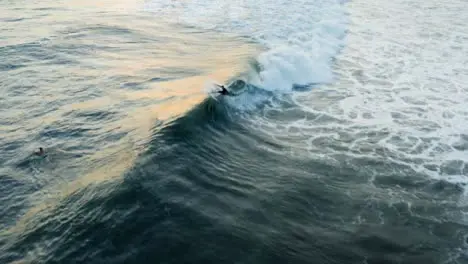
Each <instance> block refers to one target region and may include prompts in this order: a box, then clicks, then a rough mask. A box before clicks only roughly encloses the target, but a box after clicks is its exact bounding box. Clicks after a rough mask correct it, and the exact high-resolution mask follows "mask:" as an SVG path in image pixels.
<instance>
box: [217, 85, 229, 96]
mask: <svg viewBox="0 0 468 264" xmlns="http://www.w3.org/2000/svg"><path fill="white" fill-rule="evenodd" d="M220 87H221V91H218V93H220V94H222V95H228V94H229V91H228V90H227V89H226V87H224V86H223V85H221V86H220Z"/></svg>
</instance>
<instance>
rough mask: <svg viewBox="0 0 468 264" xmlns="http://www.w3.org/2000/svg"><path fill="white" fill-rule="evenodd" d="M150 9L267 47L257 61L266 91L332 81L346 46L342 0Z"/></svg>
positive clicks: (150, 5)
mask: <svg viewBox="0 0 468 264" xmlns="http://www.w3.org/2000/svg"><path fill="white" fill-rule="evenodd" d="M145 10H146V11H150V12H155V13H156V14H157V15H158V16H160V17H161V16H162V17H164V18H166V19H169V20H172V21H174V22H178V23H182V24H185V25H191V26H194V27H198V28H203V29H211V30H218V31H221V32H227V33H233V34H236V35H239V36H244V37H246V38H249V39H251V40H254V41H255V42H257V43H260V44H262V45H264V46H265V48H266V49H267V50H266V52H265V53H262V54H260V55H259V57H258V62H259V64H260V67H261V71H260V73H259V76H257V77H254V78H253V80H251V81H252V82H253V83H254V84H255V85H257V86H259V87H262V88H263V89H266V90H270V91H278V92H289V91H291V90H292V88H293V86H294V85H307V84H310V83H323V82H330V81H331V80H332V71H331V60H332V58H333V56H335V55H336V53H337V52H338V51H339V49H340V48H341V45H342V37H343V35H344V33H345V27H346V23H347V17H346V14H345V9H344V7H343V5H342V2H341V1H339V0H319V1H312V0H299V1H292V2H291V1H288V0H278V1H268V0H241V1H231V0H220V1H216V2H213V1H208V0H194V1H190V2H174V1H171V0H162V1H147V2H146V4H145Z"/></svg>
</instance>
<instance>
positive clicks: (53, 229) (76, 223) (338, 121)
mask: <svg viewBox="0 0 468 264" xmlns="http://www.w3.org/2000/svg"><path fill="white" fill-rule="evenodd" d="M247 2H248V1H247ZM247 2H243V4H242V5H241V4H239V6H237V5H236V4H233V3H228V5H227V8H230V9H229V10H230V11H229V12H230V13H229V14H230V16H229V21H228V19H225V21H224V22H216V23H214V24H211V23H213V22H212V21H211V20H210V19H214V18H212V17H211V16H209V14H211V13H210V12H214V11H213V10H215V11H216V10H217V9H216V8H221V7H219V6H218V7H213V6H212V5H210V4H209V3H207V2H206V1H200V2H199V3H198V2H197V3H191V4H188V3H187V4H183V3H173V4H172V5H171V4H169V3H166V1H162V2H145V3H140V2H138V1H137V2H129V1H117V3H111V2H109V3H107V2H106V3H102V4H100V3H92V2H88V1H85V2H78V1H71V2H67V3H65V2H61V1H58V2H50V1H45V2H27V1H3V2H1V3H0V7H1V9H0V10H1V11H0V23H1V28H0V57H1V58H2V60H1V61H0V109H1V111H0V151H1V153H2V155H0V228H1V232H0V263H15V264H17V263H468V259H467V255H466V253H465V252H466V247H467V235H468V229H467V224H466V223H467V222H466V216H465V213H466V205H465V204H466V203H465V202H464V201H465V198H464V197H465V181H464V180H463V179H464V177H465V176H466V170H465V169H464V168H465V167H464V164H465V163H464V162H465V161H464V160H465V158H464V157H466V156H463V155H464V154H466V148H465V147H464V146H465V145H466V141H467V138H468V137H467V136H466V135H465V134H462V133H461V134H456V135H457V141H456V142H455V141H454V142H452V141H450V142H452V143H447V142H446V141H445V140H446V137H445V134H444V133H448V134H450V135H452V134H454V133H455V132H456V131H455V129H456V127H455V126H453V127H448V128H447V130H442V129H441V127H442V126H441V125H440V124H442V123H437V121H434V120H436V119H431V118H430V116H429V117H426V118H425V119H424V120H421V119H419V120H415V119H411V118H410V117H413V114H414V112H411V111H412V110H414V108H413V106H411V107H410V106H402V108H401V109H402V110H401V112H398V113H397V112H393V113H392V114H393V115H392V116H393V118H394V122H395V123H394V124H393V125H388V124H385V123H382V122H383V121H382V120H385V118H382V117H380V118H378V117H379V114H381V111H382V110H381V109H377V108H372V107H373V106H372V103H373V102H376V103H375V105H377V106H382V105H386V104H387V105H388V107H389V108H391V107H393V105H392V102H393V101H386V100H385V98H386V97H385V96H386V90H385V88H386V87H387V86H386V85H387V84H388V83H392V82H393V79H392V76H391V75H388V74H383V75H382V76H380V77H379V75H378V74H375V75H372V74H373V73H372V70H371V69H368V70H367V71H364V70H362V69H361V70H359V69H358V68H359V67H358V66H356V65H359V64H360V63H362V61H360V60H361V58H362V57H361V56H356V53H357V54H360V53H361V52H362V53H366V52H367V51H366V50H365V49H364V48H363V49H362V50H359V47H360V46H359V45H358V44H359V43H360V40H361V39H360V37H361V36H364V38H365V36H367V35H366V34H370V33H368V31H366V30H367V29H366V28H365V27H364V26H362V25H359V23H355V24H354V25H352V26H349V27H350V28H351V29H352V32H351V33H349V34H350V36H349V38H348V39H349V43H350V44H349V45H350V46H351V47H352V48H350V49H348V50H347V49H345V50H344V51H343V50H342V46H345V44H343V43H341V42H340V43H333V41H342V40H343V39H345V37H346V36H345V35H344V34H343V32H344V31H346V30H343V28H340V27H341V26H342V23H341V19H338V18H339V16H338V15H339V14H341V13H340V12H341V11H339V10H341V8H343V10H344V9H345V8H349V10H348V11H349V16H351V17H352V18H353V16H354V18H353V19H355V20H359V19H362V17H361V16H362V13H363V12H364V13H366V12H367V11H366V10H367V9H366V5H365V4H362V5H359V3H358V4H357V5H350V6H349V7H346V6H344V3H341V2H336V3H335V1H315V2H314V1H301V2H300V5H299V4H297V3H296V5H294V4H289V3H286V2H284V3H283V1H280V2H278V3H272V4H271V5H270V4H265V3H262V4H263V5H264V8H263V9H262V8H260V7H259V4H258V3H257V4H255V3H250V2H248V3H247ZM224 4H226V3H224ZM401 4H402V5H403V3H401ZM179 5H180V6H179ZM161 6H162V7H161ZM234 7H235V8H241V9H243V10H250V11H249V12H250V13H249V12H247V13H242V12H241V13H235V12H234V11H232V10H234ZM403 7H404V5H403ZM158 8H161V9H158ZM213 8H214V9H213ZM288 8H291V10H295V11H297V10H303V12H304V14H301V13H297V15H296V16H292V15H291V13H289V14H290V15H291V16H290V19H289V20H288V19H284V18H281V17H283V12H282V11H281V10H288V11H289V10H290V9H288ZM221 9H222V8H221ZM258 9H261V10H263V11H261V12H263V13H262V14H263V15H262V16H261V17H260V16H254V15H253V14H252V13H251V12H253V11H252V10H256V11H258ZM180 10H184V12H183V15H181V13H177V12H179V11H180ZM235 10H238V9H235ZM370 10H371V11H372V12H370V11H369V15H375V14H377V13H378V12H379V11H378V10H380V9H378V8H376V9H370ZM376 10H377V11H376ZM149 11H151V12H149ZM309 11H310V12H312V13H310V14H308V13H307V12H309ZM174 12H176V13H177V15H174V14H175V13H174ZM216 12H218V11H216ZM236 12H237V11H236ZM244 12H245V11H244ZM259 12H260V11H259ZM240 14H241V15H240ZM269 14H276V16H275V17H271V18H270V20H269V18H268V17H269ZM326 14H328V15H326ZM366 14H367V13H366ZM335 16H338V17H337V18H336V21H339V23H337V24H336V26H337V28H333V27H331V25H335V24H334V23H331V22H330V20H329V19H330V17H335ZM239 17H241V18H242V19H239V20H236V19H237V18H239ZM174 18H179V19H176V20H174ZM191 18H192V19H191ZM195 18H197V19H200V20H199V21H196V19H195ZM202 18H203V19H202ZM278 18H281V19H279V20H278ZM308 18H310V21H311V22H310V21H309V20H308ZM252 21H253V22H252ZM194 22H197V23H199V26H197V25H196V24H197V23H194ZM254 22H255V23H254ZM292 22H294V23H298V24H297V25H298V26H297V27H291V26H290V24H288V23H292ZM306 22H307V23H306ZM309 22H310V24H308V23H309ZM248 23H253V24H252V25H254V26H255V27H249V26H248V25H247V24H248ZM299 23H305V24H304V26H300V25H302V24H299ZM415 23H416V22H415ZM418 23H419V22H418ZM194 24H195V25H194ZM356 24H357V25H356ZM416 24H417V23H416ZM207 25H208V26H207ZM209 25H214V27H210V26H209ZM418 25H419V24H418ZM309 26H312V28H309ZM360 26H361V27H360ZM376 27H377V26H376ZM292 28H294V29H292ZM227 29H232V30H231V31H229V30H227ZM276 29H278V31H276ZM328 31H330V32H333V34H331V35H326V34H325V33H324V32H328ZM252 32H253V33H252ZM373 34H375V36H376V38H377V36H379V35H378V30H375V32H373ZM281 36H287V42H284V43H289V44H288V45H290V46H286V47H285V46H284V43H283V42H281V40H282V37H281ZM331 36H336V38H334V37H333V38H332V37H331ZM317 38H319V39H317ZM320 38H322V39H320ZM280 43H283V44H281V45H280ZM304 43H306V44H304ZM317 43H321V44H320V45H319V44H317ZM327 43H328V44H327ZM316 44H317V45H316ZM275 45H279V48H278V49H276V46H275ZM314 45H315V46H314ZM388 45H390V44H388ZM402 45H403V44H402ZM312 46H314V47H315V48H316V49H310V47H312ZM317 47H321V48H319V49H317ZM337 50H339V52H343V54H344V55H342V56H341V57H340V56H338V54H339V52H337V53H335V55H333V56H332V57H333V60H330V59H329V56H331V55H332V53H333V52H332V51H337ZM356 50H357V51H356ZM353 52H354V53H353ZM373 54H374V55H373V56H376V57H377V56H379V55H382V54H380V53H378V51H374V53H373ZM402 54H403V52H402ZM402 56H403V55H402ZM382 58H384V59H382V60H383V61H385V56H384V55H382ZM320 60H322V61H320ZM388 61H391V60H390V59H388ZM363 67H364V66H363ZM368 67H370V66H368ZM377 67H381V65H376V66H375V68H376V71H379V72H380V69H381V68H379V70H377ZM386 67H387V68H391V67H393V66H389V65H387V66H386ZM395 67H396V68H398V67H399V66H395ZM428 67H429V66H428ZM350 69H351V70H350ZM384 69H385V68H384ZM348 71H349V72H348ZM366 74H368V75H366ZM331 75H334V76H335V77H334V78H331V79H330V76H331ZM371 75H372V76H371ZM350 76H351V77H350ZM369 76H371V77H369ZM238 78H243V79H245V80H247V81H248V82H249V86H248V87H249V89H248V91H246V92H245V93H243V94H242V95H240V96H237V97H223V96H213V95H212V94H209V93H207V92H206V91H207V88H212V87H213V86H212V85H210V83H212V82H217V83H229V81H232V80H235V79H238ZM366 78H367V80H366ZM373 78H374V79H373ZM379 78H380V79H379ZM366 85H376V87H377V88H375V89H376V90H375V98H373V99H370V100H369V102H368V101H366V100H368V98H366V95H365V92H362V93H361V92H360V91H361V90H360V89H367V88H366V87H367V86H366ZM363 87H364V88H363ZM378 89H381V90H378ZM357 91H359V92H357ZM405 98H406V97H405ZM428 98H429V95H428ZM360 100H362V101H363V102H364V101H365V102H364V103H362V105H367V106H366V107H363V108H362V109H361V108H357V107H356V105H359V102H360ZM378 100H382V101H381V102H378ZM405 100H406V99H405ZM428 100H429V99H428ZM416 104H417V103H415V105H416ZM353 105H354V106H353ZM420 105H423V104H420ZM454 105H456V104H455V103H454ZM406 107H407V108H406ZM420 107H424V106H420ZM372 109H373V112H372V111H371V110H372ZM367 111H370V112H367ZM379 111H380V112H379ZM452 113H453V114H454V115H457V113H458V112H456V111H455V110H454V111H453V112H452ZM353 115H355V116H354V117H352V116H353ZM356 116H359V117H362V118H361V119H359V118H356ZM375 116H377V118H374V117H375ZM414 116H417V114H414ZM419 117H420V118H422V117H421V115H419ZM366 120H367V121H366ZM437 129H439V130H437ZM421 131H422V132H421ZM434 131H435V132H434ZM447 131H448V132H447ZM419 132H421V134H418V133H419ZM431 133H433V134H431ZM39 147H44V148H45V155H42V156H37V155H35V154H34V152H35V151H36V150H37V149H38V148H39ZM454 151H456V152H454ZM450 155H452V156H450ZM456 155H458V156H456ZM441 157H442V158H441Z"/></svg>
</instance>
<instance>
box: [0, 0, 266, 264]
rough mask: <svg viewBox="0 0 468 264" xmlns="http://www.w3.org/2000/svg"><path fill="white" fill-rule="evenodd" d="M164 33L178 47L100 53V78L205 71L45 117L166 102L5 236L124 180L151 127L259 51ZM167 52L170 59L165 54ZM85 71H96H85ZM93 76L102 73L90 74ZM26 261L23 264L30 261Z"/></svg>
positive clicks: (143, 113)
mask: <svg viewBox="0 0 468 264" xmlns="http://www.w3.org/2000/svg"><path fill="white" fill-rule="evenodd" d="M125 2H127V1H125ZM71 3H72V4H77V5H81V4H83V5H84V2H82V1H72V2H71ZM86 3H88V4H95V5H97V6H99V4H96V3H95V2H94V1H86ZM116 23H117V22H116ZM161 34H162V35H164V34H167V35H170V38H171V43H173V44H174V45H169V46H163V47H161V46H160V45H158V46H157V47H155V46H151V45H147V46H144V45H143V46H141V47H140V48H141V49H140V50H138V52H134V53H133V54H132V52H130V53H125V52H122V53H110V52H97V53H96V54H95V57H96V60H98V61H99V62H100V63H101V64H105V65H106V71H105V72H103V73H98V74H103V75H106V76H118V75H126V76H139V77H142V76H143V77H145V78H146V77H147V79H151V78H153V77H154V76H151V75H150V74H148V73H147V70H148V69H152V68H158V67H168V66H169V67H175V68H177V67H180V68H189V69H198V70H201V71H202V72H203V73H202V74H200V75H197V76H192V77H187V78H183V79H178V80H172V81H166V82H158V83H152V84H151V85H150V87H149V88H146V89H144V90H134V91H132V90H128V89H127V90H126V89H120V90H119V89H114V92H109V94H108V95H106V96H103V97H100V98H96V99H90V100H87V101H83V102H75V103H73V104H69V105H65V106H63V107H61V108H60V109H58V110H57V111H56V113H51V114H49V115H48V116H45V117H44V118H42V120H41V121H40V122H42V123H44V122H45V123H53V122H55V121H57V120H58V119H59V118H62V117H61V115H60V113H65V112H68V111H73V110H83V109H90V110H99V109H100V108H105V109H108V107H112V105H114V104H115V103H118V102H121V101H133V102H139V101H143V100H154V101H158V100H162V101H163V102H159V103H155V104H152V105H149V106H148V105H147V106H140V107H135V108H134V109H132V110H131V111H130V112H129V113H127V116H126V117H125V118H124V119H122V120H119V121H118V123H116V124H113V126H115V127H119V129H121V130H122V131H132V133H131V139H128V145H127V146H115V147H110V148H108V149H106V150H102V151H99V152H96V153H95V154H94V155H92V156H91V157H89V158H88V159H87V160H89V162H92V161H95V160H106V163H103V164H100V165H102V166H100V168H99V169H96V170H94V171H92V172H90V173H88V174H86V175H83V176H81V177H78V178H77V179H76V180H74V181H71V182H64V181H62V182H60V183H57V184H55V185H54V186H50V188H48V190H46V191H45V194H44V197H42V198H41V199H38V200H39V202H38V203H37V204H36V205H34V206H33V207H32V208H31V209H30V210H29V211H28V212H27V213H26V214H25V215H24V216H23V217H22V218H21V219H20V220H19V221H18V222H17V223H16V225H15V226H13V227H11V228H10V229H8V230H5V231H4V232H3V234H10V235H11V234H17V235H20V234H21V233H23V232H24V231H25V230H26V229H29V228H34V227H30V226H29V225H30V224H31V223H32V222H31V220H34V219H35V217H36V215H37V214H38V213H39V212H43V211H48V212H50V210H52V209H53V208H56V206H57V205H59V204H60V202H61V200H62V199H65V198H66V197H68V196H70V195H73V193H76V192H77V191H79V190H80V189H82V188H83V187H85V186H88V185H90V184H99V183H102V182H106V181H113V182H115V181H119V180H121V179H122V178H121V176H122V174H123V173H124V172H125V171H126V170H128V169H129V168H130V167H131V166H132V165H133V164H134V162H135V159H136V158H137V156H138V153H137V152H135V151H134V150H135V148H134V146H133V145H134V144H135V143H134V142H137V141H140V140H142V139H144V138H148V137H149V136H151V134H150V133H151V129H152V128H153V126H154V124H155V121H156V120H168V119H171V118H173V117H175V116H179V115H182V114H183V113H185V112H187V111H189V110H190V109H192V108H193V107H195V106H196V105H197V104H199V103H200V102H202V101H203V100H204V99H205V98H206V97H207V94H206V93H205V90H204V89H205V84H206V83H207V82H208V81H214V82H218V83H223V82H225V81H226V80H227V79H228V78H230V77H232V76H234V75H236V74H237V73H239V72H240V71H241V70H242V69H245V65H246V62H247V60H248V58H249V57H251V56H253V55H254V54H255V53H256V52H257V51H258V50H257V47H254V46H252V45H251V44H247V43H245V42H242V41H240V40H239V39H236V38H232V37H229V36H222V35H218V34H214V33H213V34H210V33H203V34H199V35H197V36H191V35H188V34H183V33H181V32H174V31H172V32H171V34H169V33H167V32H166V33H163V32H161ZM151 49H153V50H151ZM154 49H157V50H154ZM152 51H157V52H158V53H159V55H158V56H156V57H152V56H151V52H152ZM161 54H164V55H166V56H161ZM83 71H91V70H85V69H83ZM90 74H91V75H92V74H96V73H91V72H90ZM164 99H166V100H164ZM32 254H35V253H32ZM24 261H26V260H24ZM24 261H20V262H17V263H26V262H24Z"/></svg>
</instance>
